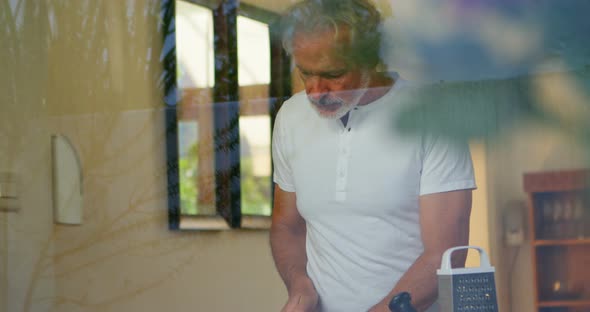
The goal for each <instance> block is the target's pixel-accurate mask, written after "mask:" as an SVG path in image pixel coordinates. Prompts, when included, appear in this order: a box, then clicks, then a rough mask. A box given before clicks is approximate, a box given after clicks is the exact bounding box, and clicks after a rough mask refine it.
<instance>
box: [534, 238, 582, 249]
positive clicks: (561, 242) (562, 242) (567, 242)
mask: <svg viewBox="0 0 590 312" xmlns="http://www.w3.org/2000/svg"><path fill="white" fill-rule="evenodd" d="M533 245H534V246H537V247H539V246H577V245H588V246H590V238H583V239H538V240H535V241H533Z"/></svg>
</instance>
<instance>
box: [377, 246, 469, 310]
mask: <svg viewBox="0 0 590 312" xmlns="http://www.w3.org/2000/svg"><path fill="white" fill-rule="evenodd" d="M466 256H467V253H466V252H456V253H453V259H452V262H453V267H459V266H463V265H464V264H465V258H466ZM441 257H442V253H440V252H432V253H423V254H422V255H420V256H419V257H418V258H417V259H416V261H415V262H414V263H413V264H412V266H410V268H409V269H408V270H407V271H406V273H405V274H404V275H403V276H402V277H401V278H400V280H399V281H398V282H397V284H396V285H395V287H394V288H393V289H392V290H391V292H390V293H389V294H388V295H387V297H385V298H384V299H383V300H382V301H381V302H379V305H382V306H387V305H388V303H389V301H390V300H391V299H392V298H393V297H394V296H395V295H397V294H399V293H401V292H404V291H406V292H409V293H410V294H411V296H412V305H413V306H414V307H415V308H416V309H417V310H418V311H425V310H426V309H428V308H429V307H430V306H431V305H432V304H433V303H434V302H435V301H436V298H437V296H438V279H437V276H436V270H437V269H438V268H439V267H440V263H441Z"/></svg>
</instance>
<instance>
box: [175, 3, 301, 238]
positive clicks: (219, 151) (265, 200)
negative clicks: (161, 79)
mask: <svg viewBox="0 0 590 312" xmlns="http://www.w3.org/2000/svg"><path fill="white" fill-rule="evenodd" d="M167 9H168V10H167V11H169V13H168V14H166V16H169V17H170V18H175V19H172V20H171V21H168V25H169V27H168V29H169V30H170V31H169V33H168V34H166V38H165V41H164V42H165V45H168V48H166V47H165V49H164V50H165V51H168V52H169V53H167V54H166V56H165V66H166V68H165V76H167V77H169V81H168V84H169V86H167V88H166V89H167V91H168V92H167V97H166V99H167V100H166V101H167V114H166V116H167V118H166V122H167V129H168V131H167V159H168V168H169V170H168V186H169V187H168V193H169V194H168V195H169V219H170V220H169V221H170V228H172V229H226V228H237V227H245V228H266V227H268V225H269V224H270V220H269V218H268V217H269V216H270V214H271V206H272V186H273V184H272V163H271V151H270V142H271V129H272V123H273V118H274V113H275V112H276V111H277V110H278V107H279V105H280V103H281V102H282V100H283V99H284V98H285V97H287V96H288V95H289V91H288V90H290V85H289V81H290V74H289V70H288V67H289V66H288V64H289V60H288V58H287V57H286V56H285V55H284V54H283V51H282V49H281V46H280V41H279V40H277V39H276V38H274V37H273V36H272V35H271V33H272V32H273V31H274V28H275V26H274V23H273V22H274V21H275V20H276V18H277V17H278V16H277V15H276V14H274V13H271V12H269V11H265V10H262V9H259V8H256V7H253V6H249V5H244V4H240V6H239V7H238V5H237V1H222V2H221V4H218V5H217V4H213V3H210V2H207V1H190V2H189V1H181V0H176V1H171V2H169V3H168V8H167ZM171 12H174V13H175V14H174V15H171V14H170V13H171ZM165 22H166V21H165ZM271 64H272V65H273V66H271ZM171 76H173V77H174V79H172V78H170V77H171Z"/></svg>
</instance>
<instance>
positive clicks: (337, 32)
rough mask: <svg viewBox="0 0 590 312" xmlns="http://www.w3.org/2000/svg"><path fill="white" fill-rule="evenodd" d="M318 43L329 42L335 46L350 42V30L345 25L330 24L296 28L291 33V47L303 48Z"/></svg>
mask: <svg viewBox="0 0 590 312" xmlns="http://www.w3.org/2000/svg"><path fill="white" fill-rule="evenodd" d="M319 43H323V44H327V43H330V44H333V45H337V46H342V45H345V44H347V43H350V30H349V28H348V27H347V26H345V25H340V26H337V25H330V26H318V27H317V28H310V29H296V30H295V32H294V34H293V48H304V47H307V46H309V45H314V44H319Z"/></svg>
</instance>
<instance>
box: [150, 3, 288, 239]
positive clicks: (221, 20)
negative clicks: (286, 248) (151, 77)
mask: <svg viewBox="0 0 590 312" xmlns="http://www.w3.org/2000/svg"><path fill="white" fill-rule="evenodd" d="M182 1H185V2H189V3H193V4H197V5H200V6H203V7H206V8H209V9H211V10H212V13H213V24H214V26H213V28H214V63H215V64H217V65H218V66H215V69H214V72H215V74H214V76H215V79H214V86H213V92H212V93H213V99H212V103H213V110H214V117H213V119H214V143H213V144H214V147H215V148H214V151H215V152H214V153H215V155H214V158H215V195H216V196H215V197H216V202H215V207H216V213H217V214H216V215H190V216H189V215H183V214H182V213H181V201H180V179H179V178H180V177H179V159H180V157H179V150H178V147H179V146H178V121H179V120H178V115H177V114H178V109H177V108H178V106H179V105H180V96H179V90H178V86H177V80H176V71H177V67H176V66H177V59H176V28H175V27H176V26H175V2H176V0H162V23H163V28H164V32H163V33H164V38H163V40H164V47H163V51H164V52H163V66H164V68H163V70H164V71H163V75H162V83H163V89H164V103H165V123H166V124H165V129H166V168H167V195H168V227H169V229H171V230H227V229H236V228H243V229H268V228H269V227H270V217H269V216H262V215H244V214H243V213H242V211H241V194H240V193H241V184H240V135H239V117H240V112H239V111H240V109H239V108H240V105H239V103H240V99H239V88H240V87H239V85H238V53H237V48H238V47H237V17H238V15H241V16H245V17H248V18H251V19H254V20H256V21H260V22H263V23H265V24H267V25H268V26H269V32H270V34H269V36H270V47H269V49H270V58H271V60H270V61H271V64H270V68H271V73H270V84H269V94H268V99H269V115H270V120H271V125H270V126H271V136H272V128H273V127H274V120H275V116H276V113H277V112H278V109H279V108H280V106H281V104H282V103H283V101H284V100H286V99H287V98H288V97H290V95H291V70H290V68H291V61H290V57H289V56H288V55H287V54H286V52H285V51H284V50H283V48H282V44H281V41H280V38H279V36H277V34H278V21H279V17H280V15H279V14H277V13H274V12H271V11H268V10H265V9H262V8H258V7H255V6H252V5H249V4H243V3H240V4H238V3H239V1H237V0H222V1H220V2H219V1H211V0H182ZM271 176H272V174H271ZM271 191H272V183H271ZM271 201H272V199H271ZM271 204H272V203H271Z"/></svg>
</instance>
